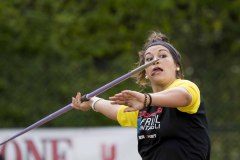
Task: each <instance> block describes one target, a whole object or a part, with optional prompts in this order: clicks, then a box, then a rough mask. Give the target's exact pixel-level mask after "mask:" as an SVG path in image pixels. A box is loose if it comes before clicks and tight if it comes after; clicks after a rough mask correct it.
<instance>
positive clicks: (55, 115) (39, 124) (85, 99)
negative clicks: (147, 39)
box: [0, 59, 159, 145]
mask: <svg viewBox="0 0 240 160" xmlns="http://www.w3.org/2000/svg"><path fill="white" fill-rule="evenodd" d="M158 60H159V59H155V60H152V61H151V62H148V63H146V64H144V65H141V66H139V67H137V68H136V69H134V70H132V71H130V72H128V73H127V74H124V75H122V76H121V77H118V78H116V79H115V80H113V81H111V82H109V83H107V84H106V85H104V86H102V87H100V88H98V89H96V90H94V91H93V92H91V93H88V94H86V95H83V96H82V98H81V101H82V102H83V101H88V100H89V99H91V98H92V97H94V96H97V95H99V94H100V93H103V92H104V91H106V90H108V89H110V88H112V87H113V86H115V85H117V84H118V83H120V82H122V81H124V80H126V79H128V78H129V77H131V76H132V75H134V74H136V73H138V72H141V71H142V70H144V69H145V68H147V67H148V66H150V65H152V64H153V63H155V62H157V61H158ZM72 108H73V107H72V103H70V104H68V105H66V106H65V107H63V108H61V109H59V110H57V111H56V112H54V113H52V114H50V115H48V116H46V117H45V118H43V119H41V120H39V121H37V122H35V123H33V124H32V125H30V126H28V127H27V128H25V129H23V130H22V131H20V132H19V133H17V134H15V135H14V136H12V137H10V138H8V139H7V140H5V141H3V142H2V143H1V144H0V145H3V144H5V143H7V142H9V141H11V140H13V139H15V138H17V137H18V136H20V135H22V134H24V133H26V132H28V131H30V130H32V129H34V128H37V127H39V126H41V125H43V124H44V123H47V122H48V121H50V120H52V119H54V118H56V117H58V116H60V115H62V114H63V113H65V112H68V111H70V110H71V109H72Z"/></svg>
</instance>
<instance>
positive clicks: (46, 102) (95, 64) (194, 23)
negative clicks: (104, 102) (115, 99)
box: [0, 0, 240, 160]
mask: <svg viewBox="0 0 240 160" xmlns="http://www.w3.org/2000/svg"><path fill="white" fill-rule="evenodd" d="M239 8H240V1H239V0H228V1H226V0H218V1H213V0H207V1H206V0H203V1H198V0H191V1H189V0H176V1H174V0H148V1H146V0H131V1H130V0H101V1H100V0H99V1H98V0H88V1H80V0H78V1H73V0H72V1H71V0H62V1H59V0H51V1H49V0H38V1H33V0H7V1H1V2H0V75H1V76H0V94H1V96H0V128H18V127H21V128H25V127H27V126H29V125H30V124H32V123H34V122H36V121H38V120H39V119H41V118H43V117H45V116H47V115H48V114H50V113H52V112H54V111H56V110H58V109H60V108H62V107H63V106H65V105H67V104H69V103H71V97H72V96H75V94H76V92H77V91H81V92H82V93H89V92H91V91H93V90H95V89H96V88H98V87H100V86H102V85H104V84H106V83H108V82H110V81H111V80H113V79H115V78H117V77H119V76H121V75H123V74H125V73H127V72H128V71H130V70H131V69H133V68H135V63H136V62H137V61H138V55H137V53H138V51H139V50H140V49H142V45H143V43H144V42H145V39H146V38H147V36H148V34H149V33H150V31H153V30H156V31H161V32H163V33H164V34H166V35H167V36H168V37H169V38H170V42H171V43H172V44H173V45H174V46H175V47H176V48H177V49H178V50H179V51H180V53H181V54H182V56H183V66H184V72H185V78H186V79H190V80H192V81H193V82H195V83H196V84H198V86H199V88H200V90H201V93H202V96H203V99H204V101H205V106H206V108H207V113H208V119H209V129H210V135H211V141H212V155H211V157H212V158H211V159H212V160H239V159H240V153H239V150H240V143H239V136H240V116H239V107H240V101H239V98H240V94H239V89H240V63H239V62H240V12H239ZM124 89H131V90H138V91H141V90H148V89H143V88H139V87H138V86H137V85H136V84H135V82H134V80H132V79H129V80H126V81H124V82H122V83H121V84H119V85H117V86H116V87H114V88H112V89H110V90H108V91H107V92H105V93H103V94H101V95H100V96H101V97H103V98H108V97H109V96H111V95H113V94H115V93H117V92H119V91H121V90H124ZM113 125H114V126H115V125H118V124H117V123H116V122H113V121H111V120H109V119H107V118H105V117H103V116H102V115H100V114H99V113H95V112H92V111H90V112H79V111H76V110H73V111H70V112H68V113H65V114H64V115H62V116H61V117H58V118H56V119H54V120H52V121H50V122H49V123H47V124H45V125H44V126H43V127H86V126H87V127H94V126H113Z"/></svg>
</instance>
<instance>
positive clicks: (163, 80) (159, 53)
mask: <svg viewBox="0 0 240 160" xmlns="http://www.w3.org/2000/svg"><path fill="white" fill-rule="evenodd" d="M157 58H159V60H158V61H157V62H156V63H154V64H153V65H151V66H149V67H148V68H147V69H146V70H145V71H146V76H147V77H148V78H149V80H150V82H151V84H152V85H161V86H167V85H169V84H170V83H172V82H173V81H174V80H175V79H176V68H177V66H176V64H175V62H174V59H173V57H172V55H171V53H170V52H169V50H168V49H167V48H166V47H164V46H161V45H156V46H152V47H149V48H148V49H147V50H146V52H145V63H147V62H149V61H151V60H154V59H157Z"/></svg>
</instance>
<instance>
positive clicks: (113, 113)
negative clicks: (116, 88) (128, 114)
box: [72, 92, 121, 121]
mask: <svg viewBox="0 0 240 160" xmlns="http://www.w3.org/2000/svg"><path fill="white" fill-rule="evenodd" d="M92 105H94V106H93V108H94V110H95V111H96V112H100V113H102V114H103V115H105V116H106V117H108V118H110V119H112V120H115V121H117V113H118V110H119V108H120V106H121V105H113V104H111V101H109V100H105V99H99V98H98V97H92V98H91V99H90V100H89V101H86V102H81V93H80V92H78V93H77V95H76V97H73V98H72V106H73V108H75V109H78V110H81V111H88V110H90V109H91V107H92Z"/></svg>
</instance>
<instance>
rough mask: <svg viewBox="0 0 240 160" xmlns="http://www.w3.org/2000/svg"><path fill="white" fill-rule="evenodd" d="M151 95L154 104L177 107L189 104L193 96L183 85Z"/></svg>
mask: <svg viewBox="0 0 240 160" xmlns="http://www.w3.org/2000/svg"><path fill="white" fill-rule="evenodd" d="M150 95H151V97H152V105H154V106H164V107H170V108H177V107H185V106H188V105H189V104H190V103H191V102H192V96H191V95H190V94H189V92H188V91H187V90H186V89H185V88H183V87H174V88H170V89H168V90H164V91H161V92H156V93H151V94H150Z"/></svg>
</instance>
